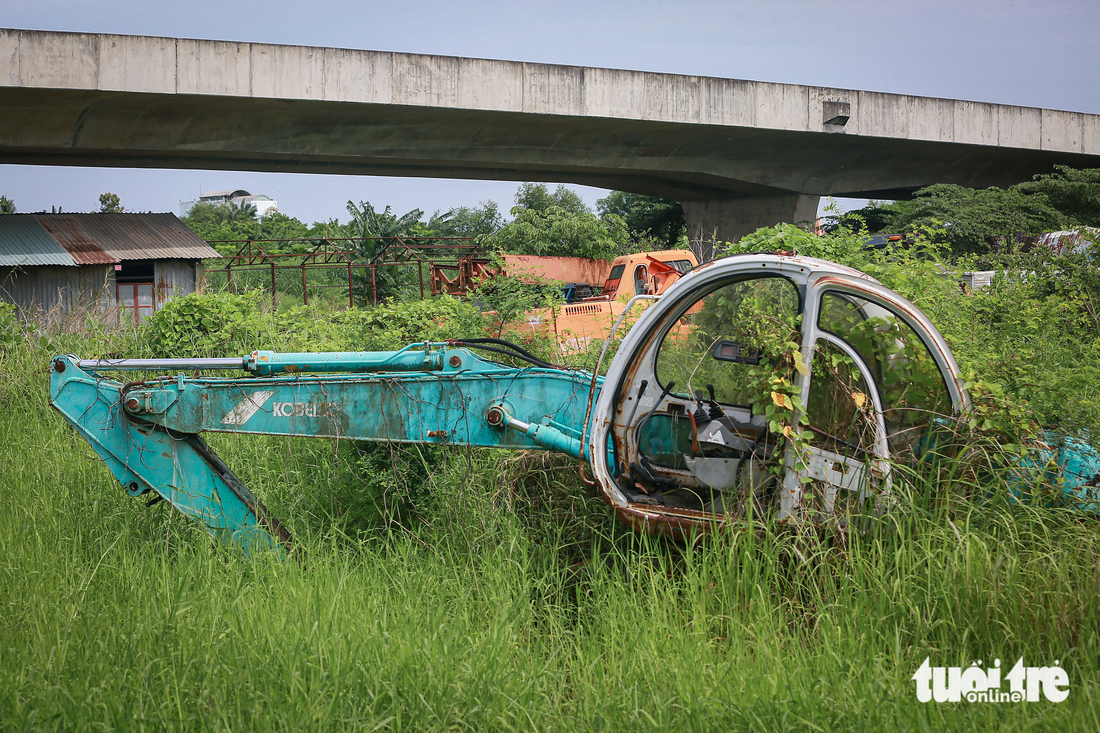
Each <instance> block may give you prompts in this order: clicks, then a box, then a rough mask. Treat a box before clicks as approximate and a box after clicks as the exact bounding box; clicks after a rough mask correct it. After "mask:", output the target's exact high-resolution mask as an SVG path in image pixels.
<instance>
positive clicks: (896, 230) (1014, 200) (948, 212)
mask: <svg viewBox="0 0 1100 733" xmlns="http://www.w3.org/2000/svg"><path fill="white" fill-rule="evenodd" d="M1054 167H1055V169H1056V170H1055V172H1054V173H1047V174H1040V175H1037V176H1035V178H1034V180H1032V181H1025V182H1024V183H1019V184H1017V185H1015V186H1010V187H1009V188H1007V189H1000V188H987V189H973V188H965V187H963V186H954V185H947V184H937V185H934V186H928V187H926V188H922V189H920V190H918V191H916V192H915V193H914V194H913V199H912V200H909V201H896V202H892V203H883V202H878V201H872V202H870V203H869V204H868V205H867V206H865V207H863V208H861V209H854V210H852V211H848V212H845V213H843V214H835V215H832V216H829V217H827V218H826V223H825V228H826V231H828V232H829V233H835V232H836V231H838V230H839V229H841V228H846V229H850V230H852V231H856V230H859V229H861V228H866V229H867V231H868V232H871V233H879V232H885V233H889V234H903V233H906V232H908V231H910V230H911V229H914V228H918V229H925V230H927V231H929V232H932V231H936V232H937V233H936V234H935V237H934V238H935V239H936V241H939V242H943V243H947V244H949V245H950V246H951V248H952V250H953V251H954V252H955V253H956V254H966V253H977V254H986V253H989V252H990V251H1001V250H1005V251H1011V250H1012V249H1014V247H1013V246H1012V243H1013V242H1014V240H1015V238H1016V236H1017V235H1029V236H1033V235H1036V234H1042V233H1044V232H1050V231H1058V230H1062V229H1067V228H1074V227H1080V226H1100V168H1091V169H1085V170H1077V169H1074V168H1070V167H1068V166H1064V165H1056V166H1054Z"/></svg>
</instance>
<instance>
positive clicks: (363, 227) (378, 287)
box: [345, 201, 424, 303]
mask: <svg viewBox="0 0 1100 733" xmlns="http://www.w3.org/2000/svg"><path fill="white" fill-rule="evenodd" d="M347 209H348V213H349V214H351V221H349V222H348V224H347V226H346V227H345V230H346V231H347V234H348V236H350V237H376V238H387V237H402V236H408V235H409V232H410V230H411V229H412V228H413V227H415V226H416V225H417V224H419V223H420V217H422V216H424V212H423V211H421V210H420V209H413V210H412V211H410V212H408V213H406V214H404V215H402V216H397V215H396V214H394V213H393V211H392V210H391V209H390V207H389V206H387V207H386V208H385V210H384V211H377V210H375V208H374V206H373V205H372V204H371V203H370V202H368V201H360V202H359V204H358V205H356V204H354V203H352V202H351V201H348V205H347ZM388 244H389V242H386V241H378V240H377V239H368V240H367V241H361V242H356V243H355V249H356V251H357V252H358V257H357V258H356V259H357V261H359V262H361V263H364V264H369V263H370V262H372V261H373V260H374V259H375V258H376V257H378V256H379V255H380V253H381V252H382V250H383V249H384V248H385V247H386V246H387V245H388ZM407 270H408V268H401V267H376V268H375V269H374V271H373V277H372V272H371V271H370V270H369V269H368V270H356V272H357V273H359V274H357V275H355V276H354V279H355V280H356V281H357V282H358V285H359V287H358V288H356V290H357V292H358V293H359V295H360V298H361V300H363V301H365V302H367V303H370V302H373V300H374V297H375V294H376V293H377V297H378V300H383V299H385V298H390V297H393V296H395V295H397V293H398V292H399V291H400V289H401V287H402V286H403V285H405V284H407V283H409V282H411V280H410V275H411V272H408V271H407Z"/></svg>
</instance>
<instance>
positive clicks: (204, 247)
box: [35, 214, 221, 264]
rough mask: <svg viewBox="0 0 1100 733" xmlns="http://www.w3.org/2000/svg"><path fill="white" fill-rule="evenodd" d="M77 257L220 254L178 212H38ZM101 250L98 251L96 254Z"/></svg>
mask: <svg viewBox="0 0 1100 733" xmlns="http://www.w3.org/2000/svg"><path fill="white" fill-rule="evenodd" d="M35 216H36V218H37V219H38V221H39V222H40V223H41V224H42V226H43V227H45V228H46V229H48V230H49V231H50V232H51V233H53V234H54V237H55V238H56V239H57V240H58V242H59V243H60V244H61V246H63V247H64V248H65V249H66V250H68V252H69V253H70V254H71V255H72V256H73V258H74V259H75V260H77V261H78V262H82V263H88V264H92V263H111V262H118V261H120V260H171V259H181V260H201V259H205V258H207V257H221V255H219V254H218V252H217V250H215V249H214V248H213V247H211V246H210V245H208V244H207V243H206V242H204V241H203V240H202V239H201V238H200V237H199V236H198V235H197V234H195V233H194V232H192V231H191V230H190V229H188V228H187V227H186V226H184V224H183V222H181V221H180V220H179V219H178V218H176V215H175V214H36V215H35ZM97 251H98V253H97ZM100 253H101V254H100Z"/></svg>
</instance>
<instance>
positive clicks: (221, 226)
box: [180, 203, 304, 254]
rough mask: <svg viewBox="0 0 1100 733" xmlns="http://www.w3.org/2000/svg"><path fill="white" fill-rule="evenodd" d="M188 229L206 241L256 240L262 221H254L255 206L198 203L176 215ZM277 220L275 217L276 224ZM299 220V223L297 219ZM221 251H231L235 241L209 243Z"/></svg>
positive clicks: (237, 247) (234, 250) (235, 245)
mask: <svg viewBox="0 0 1100 733" xmlns="http://www.w3.org/2000/svg"><path fill="white" fill-rule="evenodd" d="M180 221H182V222H183V223H184V224H185V225H186V226H187V227H188V228H190V229H191V231H193V232H195V234H197V235H199V237H201V238H202V239H204V240H206V241H207V242H215V241H218V240H227V239H260V238H261V235H262V231H261V229H262V224H261V223H260V222H257V221H256V207H255V206H252V205H251V204H246V205H245V206H237V205H236V204H224V203H198V204H195V205H194V206H193V207H191V210H190V211H189V212H187V215H186V216H183V217H180ZM277 222H278V220H276V222H274V223H277ZM299 223H300V222H299ZM303 226H304V225H303ZM213 246H214V248H215V249H218V250H219V251H222V250H224V251H222V254H232V253H233V252H236V251H237V249H239V248H240V245H238V244H229V245H217V244H215V245H213Z"/></svg>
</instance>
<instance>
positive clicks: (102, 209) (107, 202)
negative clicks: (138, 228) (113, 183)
mask: <svg viewBox="0 0 1100 733" xmlns="http://www.w3.org/2000/svg"><path fill="white" fill-rule="evenodd" d="M124 211H126V209H125V208H123V206H122V202H121V201H119V198H118V194H115V193H109V192H108V193H102V194H100V195H99V213H101V214H121V213H122V212H124Z"/></svg>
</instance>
